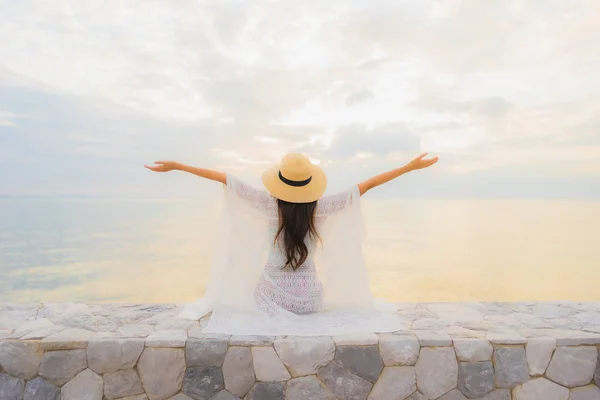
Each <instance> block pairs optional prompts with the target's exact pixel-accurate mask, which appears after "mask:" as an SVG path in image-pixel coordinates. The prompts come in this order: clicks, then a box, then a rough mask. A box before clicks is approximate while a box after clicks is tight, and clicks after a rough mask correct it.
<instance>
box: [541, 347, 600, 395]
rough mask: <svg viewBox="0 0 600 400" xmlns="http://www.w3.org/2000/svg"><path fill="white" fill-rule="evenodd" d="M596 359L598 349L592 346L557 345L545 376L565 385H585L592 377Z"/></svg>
mask: <svg viewBox="0 0 600 400" xmlns="http://www.w3.org/2000/svg"><path fill="white" fill-rule="evenodd" d="M597 359H598V351H597V350H596V348H595V347H593V346H584V347H558V348H557V349H556V351H555V352H554V356H552V361H550V365H549V366H548V370H547V371H546V376H547V377H548V379H551V380H552V381H554V382H556V383H558V384H560V385H562V386H566V387H575V386H582V385H586V384H588V383H590V382H591V381H592V378H593V377H594V370H595V368H596V361H597Z"/></svg>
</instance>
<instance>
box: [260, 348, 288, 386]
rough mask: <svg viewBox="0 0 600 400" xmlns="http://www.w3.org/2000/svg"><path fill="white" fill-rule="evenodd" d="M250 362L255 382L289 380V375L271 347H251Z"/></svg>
mask: <svg viewBox="0 0 600 400" xmlns="http://www.w3.org/2000/svg"><path fill="white" fill-rule="evenodd" d="M252 361H253V363H254V373H255V374H256V380H258V381H263V382H269V381H286V380H288V379H290V373H289V372H288V370H287V368H286V367H285V365H283V363H282V362H281V360H280V359H279V357H277V353H275V350H274V349H273V348H272V347H253V348H252Z"/></svg>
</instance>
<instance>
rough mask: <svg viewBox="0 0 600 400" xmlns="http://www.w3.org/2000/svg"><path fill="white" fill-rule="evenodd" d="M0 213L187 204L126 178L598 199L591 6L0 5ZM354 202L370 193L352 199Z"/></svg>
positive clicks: (598, 96)
mask: <svg viewBox="0 0 600 400" xmlns="http://www.w3.org/2000/svg"><path fill="white" fill-rule="evenodd" d="M0 9H2V13H1V14H0V196H72V195H77V196H107V197H144V198H145V197H186V196H202V195H203V194H204V193H209V192H211V191H212V192H214V191H215V190H218V188H217V187H216V186H215V185H214V184H213V185H211V183H208V182H200V181H198V178H195V177H190V176H185V175H184V174H182V173H177V172H175V173H169V174H161V175H159V174H155V173H152V172H150V171H148V170H145V169H143V167H142V166H143V164H147V163H152V162H153V161H157V160H176V161H179V162H183V163H187V164H192V165H196V166H200V167H206V168H215V169H219V170H223V171H226V172H229V173H232V174H237V175H238V176H240V177H241V178H244V179H247V180H248V181H250V182H254V183H258V182H259V180H258V177H259V175H260V172H261V171H262V170H263V169H265V168H267V167H269V166H271V165H272V164H274V163H276V162H277V161H278V160H279V159H280V158H281V157H282V156H283V155H284V154H286V153H288V152H301V153H305V154H307V155H308V156H310V157H311V159H312V160H313V161H314V162H315V163H319V165H321V166H322V167H323V168H324V169H325V171H326V172H327V174H328V176H329V187H328V191H334V190H337V189H340V190H341V189H344V188H345V187H346V186H347V185H350V184H354V183H358V182H359V181H361V180H363V179H366V178H369V177H370V176H372V175H374V174H377V173H380V172H384V171H387V170H389V169H393V168H397V167H399V166H402V165H404V164H405V163H406V162H408V161H409V160H410V159H411V158H412V157H414V156H417V155H418V154H420V153H421V152H425V151H427V152H429V153H430V154H431V155H432V156H439V157H440V161H439V163H438V164H436V165H435V166H434V167H432V168H431V169H429V170H425V171H417V172H412V173H410V174H408V175H406V176H403V177H401V178H399V179H398V180H396V181H394V182H393V183H390V184H388V185H385V187H382V188H381V189H380V190H378V191H377V193H374V194H373V196H391V197H394V196H399V197H432V198H454V197H466V198H479V197H488V198H489V197H491V198H600V77H599V72H598V71H600V52H598V51H597V47H598V43H599V42H600V24H598V23H597V21H599V20H600V3H598V2H597V1H595V0H588V1H586V0H572V1H568V2H567V1H556V0H529V1H515V0H486V1H479V0H465V1H457V0H437V1H434V0H420V1H401V0H328V1H322V0H320V1H313V0H305V1H302V2H297V1H289V0H288V1H266V0H265V1H242V0H239V1H231V0H218V1H209V0H206V1H191V0H179V1H167V0H162V1H156V0H154V1H153V0H143V1H141V0H140V1H136V0H129V1H121V0H119V1H117V0H103V1H92V0H90V1H80V0H72V1H68V0H54V1H52V2H48V1H35V0H22V1H18V2H17V1H13V0H0ZM370 194H371V193H370Z"/></svg>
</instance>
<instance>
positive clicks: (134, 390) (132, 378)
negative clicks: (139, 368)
mask: <svg viewBox="0 0 600 400" xmlns="http://www.w3.org/2000/svg"><path fill="white" fill-rule="evenodd" d="M143 393H144V388H143V387H142V382H141V381H140V377H139V376H138V374H137V372H136V371H135V370H133V369H126V370H123V371H117V372H111V373H109V374H105V375H104V395H105V396H106V398H107V399H118V398H120V397H127V396H135V395H139V394H143Z"/></svg>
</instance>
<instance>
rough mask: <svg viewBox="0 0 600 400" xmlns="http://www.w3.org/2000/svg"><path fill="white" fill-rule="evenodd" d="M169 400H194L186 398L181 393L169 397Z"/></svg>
mask: <svg viewBox="0 0 600 400" xmlns="http://www.w3.org/2000/svg"><path fill="white" fill-rule="evenodd" d="M169 400H194V399H192V398H191V397H190V396H186V395H185V394H183V393H178V394H176V395H175V396H173V397H170V398H169ZM211 400H212V399H211Z"/></svg>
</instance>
